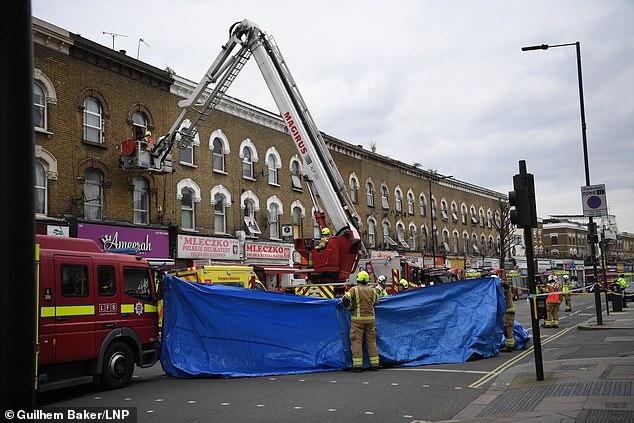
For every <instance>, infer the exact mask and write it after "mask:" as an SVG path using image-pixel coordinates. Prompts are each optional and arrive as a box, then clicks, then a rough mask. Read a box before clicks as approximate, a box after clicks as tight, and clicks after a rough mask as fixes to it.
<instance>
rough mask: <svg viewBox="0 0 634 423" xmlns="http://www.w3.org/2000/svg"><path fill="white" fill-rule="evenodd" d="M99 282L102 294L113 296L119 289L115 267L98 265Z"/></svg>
mask: <svg viewBox="0 0 634 423" xmlns="http://www.w3.org/2000/svg"><path fill="white" fill-rule="evenodd" d="M97 284H98V286H99V295H100V296H106V297H109V296H112V295H114V294H115V293H116V291H117V284H116V280H115V273H114V267H112V266H97Z"/></svg>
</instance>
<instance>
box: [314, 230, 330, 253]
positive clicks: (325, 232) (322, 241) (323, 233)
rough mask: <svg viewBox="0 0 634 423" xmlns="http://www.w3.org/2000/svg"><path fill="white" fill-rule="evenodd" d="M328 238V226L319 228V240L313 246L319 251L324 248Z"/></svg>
mask: <svg viewBox="0 0 634 423" xmlns="http://www.w3.org/2000/svg"><path fill="white" fill-rule="evenodd" d="M329 239H330V228H324V229H322V230H321V239H320V240H319V243H318V244H317V246H316V247H315V250H317V251H321V250H323V249H324V248H326V245H328V240H329Z"/></svg>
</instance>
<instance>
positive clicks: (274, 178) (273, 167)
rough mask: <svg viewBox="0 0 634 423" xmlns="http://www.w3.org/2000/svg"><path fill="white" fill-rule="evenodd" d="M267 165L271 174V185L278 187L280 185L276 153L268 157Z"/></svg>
mask: <svg viewBox="0 0 634 423" xmlns="http://www.w3.org/2000/svg"><path fill="white" fill-rule="evenodd" d="M266 166H267V167H268V170H269V171H268V174H269V178H268V180H269V185H273V186H276V187H279V186H280V184H279V180H278V172H277V167H278V163H277V159H276V158H275V155H274V154H269V155H268V157H267V158H266Z"/></svg>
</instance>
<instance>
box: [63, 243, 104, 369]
mask: <svg viewBox="0 0 634 423" xmlns="http://www.w3.org/2000/svg"><path fill="white" fill-rule="evenodd" d="M54 262H55V290H56V295H55V296H54V297H55V331H56V336H55V362H56V363H64V362H68V361H77V360H87V359H92V358H94V357H95V349H94V346H95V290H96V284H95V275H94V269H93V267H92V260H91V259H90V258H85V257H73V256H61V255H56V256H55V259H54Z"/></svg>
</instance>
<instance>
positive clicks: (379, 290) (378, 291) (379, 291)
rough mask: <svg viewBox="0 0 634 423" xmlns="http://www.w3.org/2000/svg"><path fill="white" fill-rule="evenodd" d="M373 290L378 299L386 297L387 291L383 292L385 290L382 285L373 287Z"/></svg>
mask: <svg viewBox="0 0 634 423" xmlns="http://www.w3.org/2000/svg"><path fill="white" fill-rule="evenodd" d="M374 290H375V291H376V295H377V296H378V297H379V298H381V297H385V296H387V291H386V290H385V288H384V287H383V286H382V285H377V286H375V287H374Z"/></svg>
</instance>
